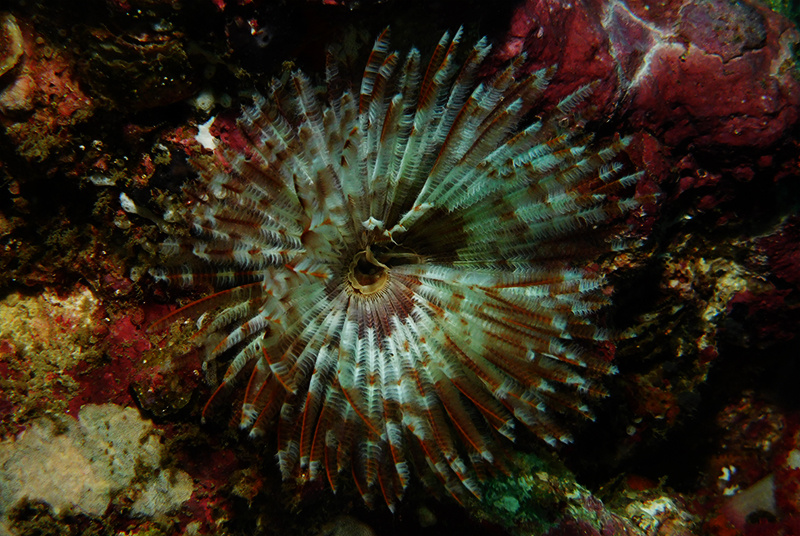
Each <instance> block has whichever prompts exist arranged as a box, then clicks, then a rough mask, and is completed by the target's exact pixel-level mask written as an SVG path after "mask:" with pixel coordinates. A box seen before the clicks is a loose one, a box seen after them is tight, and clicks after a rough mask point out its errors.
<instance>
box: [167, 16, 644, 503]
mask: <svg viewBox="0 0 800 536" xmlns="http://www.w3.org/2000/svg"><path fill="white" fill-rule="evenodd" d="M460 38H461V31H459V32H458V33H457V34H456V35H455V37H454V38H453V39H452V40H451V39H450V38H449V36H448V35H447V34H445V36H444V37H443V38H442V39H441V41H440V43H439V45H438V46H437V47H436V49H435V51H434V52H433V55H432V58H431V60H430V62H429V63H428V65H427V67H426V68H424V69H420V54H419V52H418V51H417V50H411V52H410V53H409V54H408V56H407V57H406V58H405V59H404V60H403V61H401V58H400V56H399V55H398V54H397V53H395V52H390V50H389V40H388V32H386V31H384V32H383V33H382V34H381V35H380V36H379V37H378V39H377V41H376V43H375V46H374V48H373V50H372V53H371V55H370V57H369V61H368V63H367V66H366V69H365V71H364V77H363V80H362V81H361V88H360V92H358V93H355V92H351V91H349V90H344V91H339V92H336V91H334V90H331V91H330V93H331V94H330V95H329V98H328V102H327V103H322V102H320V100H319V99H318V98H317V95H316V93H315V92H314V91H313V90H312V88H311V85H310V83H309V80H308V79H307V78H306V76H305V75H303V74H302V73H300V72H296V73H294V74H293V75H292V76H291V78H290V81H289V83H287V84H286V85H285V86H282V85H280V84H278V83H276V84H274V86H273V87H272V88H271V92H270V94H269V95H268V96H267V97H260V98H258V99H257V102H256V103H255V105H254V106H253V107H250V108H247V109H245V110H243V112H242V115H241V117H240V119H239V120H238V129H239V133H238V135H239V136H241V137H242V139H244V140H246V141H247V143H246V144H244V145H245V147H244V149H243V150H235V149H233V148H230V147H222V148H219V149H218V150H217V156H218V161H219V163H218V165H215V166H211V167H201V169H199V178H198V179H197V181H196V182H195V183H193V184H192V185H190V186H187V187H186V188H185V195H186V196H188V199H189V200H190V202H189V203H187V204H186V206H185V207H184V209H183V214H182V216H183V218H184V220H185V222H186V224H187V225H188V226H190V228H191V238H186V237H175V238H171V239H169V240H167V241H166V242H165V243H164V245H163V248H162V249H163V253H164V254H165V255H166V256H167V257H169V258H170V259H171V260H172V263H173V264H172V266H174V268H164V269H159V270H156V271H154V275H155V276H156V277H157V279H163V280H168V281H172V282H177V283H179V284H183V285H193V284H197V283H199V282H206V283H208V282H210V283H211V284H212V285H213V286H214V287H215V288H217V289H223V290H220V291H219V292H217V293H216V294H212V295H210V296H208V297H206V298H204V299H202V300H200V301H199V302H196V303H194V304H191V305H189V306H187V307H186V308H183V309H181V310H179V311H177V312H176V313H175V314H174V315H171V316H170V317H168V318H166V319H164V320H163V322H168V321H170V320H172V319H174V318H175V317H177V316H179V315H198V314H199V313H200V312H202V311H205V313H204V314H203V315H202V317H201V318H200V320H199V321H198V326H199V331H200V333H199V335H200V337H201V340H203V341H205V342H206V346H207V348H208V353H207V359H208V360H214V359H216V358H217V357H218V356H220V355H221V354H226V353H229V354H232V355H233V358H232V361H231V362H230V365H229V367H228V369H227V372H226V373H225V376H224V379H223V380H222V383H221V385H220V387H219V390H226V389H228V388H230V386H231V385H232V382H234V380H235V379H236V378H237V377H239V376H240V375H244V372H243V371H249V381H248V382H247V387H246V390H245V392H244V401H243V404H242V417H241V426H242V428H246V429H250V431H251V432H250V433H251V435H257V434H259V433H261V432H262V431H264V429H265V428H266V427H268V426H272V425H274V421H275V420H277V432H278V444H279V451H278V455H277V457H278V460H279V464H280V469H281V471H282V473H283V475H284V477H286V478H289V477H291V476H292V475H297V474H299V473H300V472H303V473H304V474H305V475H307V478H310V479H311V480H314V479H327V480H328V481H329V482H330V486H331V487H332V488H333V489H334V490H336V486H337V477H338V475H339V474H340V473H342V472H345V471H346V472H348V473H352V477H353V478H354V479H355V482H356V485H357V487H358V489H359V491H360V493H361V494H362V496H363V498H364V500H365V501H366V502H367V504H370V505H371V504H372V503H373V501H374V500H375V498H376V497H382V498H383V500H385V502H386V504H387V505H388V506H389V508H392V509H393V508H394V506H395V504H396V502H397V501H398V500H399V499H400V498H401V497H402V495H403V492H404V490H405V489H406V486H407V484H408V482H409V480H410V478H411V474H412V466H414V465H415V464H416V465H419V464H422V465H427V466H429V468H430V469H431V470H432V472H433V473H434V474H435V475H436V476H437V477H438V478H439V480H440V481H441V482H442V483H443V484H444V486H445V487H446V489H447V490H448V491H449V492H450V493H452V494H453V495H454V496H459V495H460V494H461V493H462V492H463V491H464V490H468V491H469V492H471V493H473V494H474V495H476V496H478V497H480V494H481V490H480V483H479V478H478V476H477V475H478V474H479V473H480V471H476V469H478V468H480V467H481V466H485V465H492V464H494V463H495V461H496V460H495V456H496V453H497V449H498V446H497V441H498V440H499V439H500V438H499V437H497V436H498V434H499V435H502V436H505V437H507V438H511V439H513V438H514V426H515V423H516V422H521V423H523V424H524V425H525V426H527V427H529V428H530V429H531V430H532V431H533V432H535V433H536V434H538V436H539V437H541V438H542V439H544V440H545V441H547V442H548V443H551V444H556V443H557V442H565V441H569V435H568V434H567V433H566V432H565V431H563V430H562V429H561V428H560V426H559V425H558V424H557V423H556V421H555V420H554V418H553V417H554V415H556V414H558V413H564V412H567V413H569V412H577V413H578V414H581V415H584V416H586V417H588V418H591V411H590V409H589V407H588V406H587V405H586V403H585V402H584V401H583V399H584V398H585V397H586V396H587V395H591V394H602V393H603V391H602V388H601V387H599V386H597V385H596V384H595V383H594V382H593V380H596V379H597V378H598V377H601V376H603V375H605V374H608V373H611V372H613V366H611V365H610V364H608V363H607V362H606V361H604V360H602V359H599V358H598V357H596V356H595V355H593V351H592V348H593V346H594V345H595V343H594V342H593V341H603V340H606V339H608V338H609V337H612V334H611V333H609V332H608V331H606V330H605V329H602V328H600V327H597V326H595V325H594V324H593V323H592V322H591V321H590V316H591V315H592V313H594V312H595V311H597V310H598V309H600V308H601V307H603V306H604V305H606V304H607V303H608V301H609V300H608V298H607V297H606V296H605V295H604V294H603V293H602V292H601V290H602V289H603V286H604V279H603V276H602V275H601V274H597V273H590V272H587V271H584V270H582V269H580V268H576V267H574V265H576V263H578V264H577V265H578V266H579V263H580V261H582V260H586V259H587V258H592V257H593V256H595V255H597V254H602V253H604V252H608V251H612V250H613V249H614V248H618V247H625V244H622V243H621V241H620V240H618V239H616V236H617V235H618V233H619V229H618V228H610V227H609V226H608V225H603V224H604V222H609V221H610V220H613V219H614V218H616V217H617V216H619V215H621V214H623V213H625V212H627V211H630V210H632V209H634V208H635V207H637V206H638V203H637V201H635V200H634V199H630V198H625V197H622V198H619V194H620V192H621V191H623V190H624V189H625V188H626V187H628V186H630V185H632V184H634V183H635V182H636V180H637V178H638V177H639V174H623V173H621V167H622V166H621V165H620V164H619V163H617V162H615V160H614V158H615V156H616V155H617V154H618V153H619V152H620V151H621V150H622V149H623V148H624V146H625V141H624V140H616V141H614V142H612V143H611V144H610V145H607V146H603V147H600V148H596V147H591V146H590V145H589V142H590V137H589V136H587V135H585V134H583V133H582V132H580V130H579V129H570V128H564V127H563V121H561V120H563V119H564V118H565V117H568V116H569V115H570V112H571V110H572V108H573V107H574V106H575V105H576V104H577V103H578V102H579V101H580V100H582V99H583V98H584V97H585V96H586V95H587V94H588V93H589V91H590V88H589V87H584V88H581V89H580V90H578V91H577V92H575V93H574V94H573V95H571V96H570V97H568V98H566V99H564V100H563V101H562V102H561V103H560V104H559V105H558V106H557V107H556V108H555V109H554V110H553V111H552V113H550V114H549V115H548V116H545V117H544V118H541V117H539V119H540V120H538V121H536V122H534V123H533V124H530V125H528V126H525V127H524V128H522V129H520V128H519V126H520V125H519V124H520V122H521V120H522V118H523V117H526V116H530V115H532V114H529V113H528V112H530V111H531V110H532V109H533V107H534V105H535V104H536V103H537V100H538V99H539V98H540V96H541V94H542V92H543V91H544V89H545V87H546V86H547V84H548V80H549V79H550V78H551V76H552V75H553V72H554V70H553V69H545V70H541V71H538V72H534V73H532V74H524V73H522V72H521V66H522V63H523V61H524V59H523V58H517V59H516V61H514V62H513V63H512V64H510V65H509V66H508V67H507V68H506V69H505V70H503V71H502V72H500V73H499V74H498V75H497V76H496V77H495V78H494V79H493V80H492V81H490V82H486V83H481V84H478V85H477V87H475V79H476V73H477V71H478V68H479V66H480V65H481V63H482V61H483V59H484V58H485V57H486V56H487V54H488V52H489V48H490V47H489V46H488V45H487V42H486V40H485V39H484V40H481V41H479V42H478V43H477V44H476V45H475V46H474V48H473V49H472V51H471V52H470V53H469V55H468V57H467V59H466V61H465V62H464V64H463V65H460V66H459V65H457V64H456V62H455V59H454V58H455V50H456V46H457V44H458V42H459V40H460ZM328 79H329V81H333V80H335V79H336V73H335V68H334V67H333V64H332V62H329V67H328ZM329 85H330V86H331V87H332V88H333V87H336V85H337V84H334V83H331V84H329ZM609 194H613V195H609ZM218 392H219V391H218Z"/></svg>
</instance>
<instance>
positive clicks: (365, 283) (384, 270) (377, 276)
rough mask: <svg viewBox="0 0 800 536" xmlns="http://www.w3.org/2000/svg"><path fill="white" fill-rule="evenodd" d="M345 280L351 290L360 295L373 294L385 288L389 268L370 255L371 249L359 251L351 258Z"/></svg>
mask: <svg viewBox="0 0 800 536" xmlns="http://www.w3.org/2000/svg"><path fill="white" fill-rule="evenodd" d="M347 279H348V281H350V284H351V285H352V286H353V289H354V290H356V292H359V293H360V294H365V295H369V294H375V293H376V292H380V291H381V290H383V289H384V288H385V287H386V284H387V283H388V282H389V267H388V266H386V265H385V264H383V263H382V262H381V261H379V260H378V259H377V258H375V256H374V255H373V254H372V249H371V248H370V247H369V246H367V249H365V250H363V251H359V252H358V253H356V254H355V255H354V256H353V260H352V262H351V263H350V268H349V269H348V271H347Z"/></svg>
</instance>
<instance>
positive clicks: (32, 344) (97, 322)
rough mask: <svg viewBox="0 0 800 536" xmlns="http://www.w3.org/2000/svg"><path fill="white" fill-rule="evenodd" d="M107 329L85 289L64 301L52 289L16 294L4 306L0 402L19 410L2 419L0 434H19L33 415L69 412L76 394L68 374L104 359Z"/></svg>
mask: <svg viewBox="0 0 800 536" xmlns="http://www.w3.org/2000/svg"><path fill="white" fill-rule="evenodd" d="M104 324H105V323H104V322H103V321H102V314H101V308H100V306H99V302H98V299H97V298H96V297H95V296H94V294H93V293H92V292H91V291H90V290H89V289H88V288H86V287H78V288H76V290H75V292H74V293H72V294H68V295H65V296H60V295H59V294H58V293H56V292H55V291H54V290H52V289H50V290H45V291H44V292H43V293H41V294H38V295H33V296H27V295H24V294H22V293H20V292H13V293H11V294H9V295H7V296H6V297H5V299H3V301H2V302H0V355H2V366H3V368H4V372H5V374H3V377H2V379H0V382H2V387H3V389H2V394H0V400H3V399H5V401H6V403H7V404H10V405H11V406H12V407H14V408H16V409H15V411H14V412H13V413H11V412H9V413H7V414H4V415H3V420H2V428H0V434H3V435H4V434H6V433H8V432H9V431H11V432H14V431H16V428H15V427H16V425H18V424H19V423H21V422H24V421H26V420H28V419H29V418H30V415H32V414H36V413H39V412H51V411H56V412H57V411H63V410H64V409H66V404H67V400H68V399H69V398H70V395H71V394H73V393H74V392H75V391H76V390H77V388H78V385H77V382H76V381H75V379H74V378H72V377H71V376H70V375H69V374H68V373H67V370H68V369H71V368H73V367H76V366H78V365H79V364H81V363H84V362H86V361H92V360H96V359H98V358H99V357H100V353H99V352H98V350H97V348H96V347H95V344H96V343H97V342H98V340H99V339H100V338H102V336H103V328H104V327H105V326H104ZM106 329H107V328H106Z"/></svg>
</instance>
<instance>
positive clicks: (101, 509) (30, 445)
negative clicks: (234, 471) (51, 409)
mask: <svg viewBox="0 0 800 536" xmlns="http://www.w3.org/2000/svg"><path fill="white" fill-rule="evenodd" d="M164 454H165V450H164V446H163V445H162V444H161V438H160V435H159V433H158V431H157V430H156V429H155V428H154V426H153V423H152V422H150V421H149V420H146V419H142V417H141V416H140V414H139V412H138V411H137V410H136V409H133V408H122V407H119V406H115V405H112V404H105V405H101V406H97V405H87V406H85V407H84V408H83V409H81V411H80V413H79V414H78V418H77V419H75V418H73V417H70V416H66V415H64V416H61V417H53V418H51V419H47V418H42V419H37V420H35V421H33V422H31V423H29V425H28V427H27V429H26V430H25V431H24V432H22V433H20V434H19V435H18V436H17V437H16V438H14V439H7V440H5V441H3V442H0V524H6V525H7V524H8V522H9V520H8V516H9V514H12V515H13V511H12V510H13V509H14V507H15V506H17V505H18V504H19V503H20V501H22V500H23V499H25V500H27V501H29V502H39V501H43V502H46V503H47V504H49V505H50V506H51V507H52V509H53V510H54V512H55V514H56V515H60V514H63V513H66V512H69V513H70V514H71V515H81V514H82V515H87V516H102V515H103V514H104V513H106V511H107V510H108V508H109V505H110V504H111V503H112V501H113V503H114V504H115V505H117V506H123V505H124V507H125V509H126V510H128V511H129V515H130V517H133V518H156V519H163V518H164V517H165V516H167V515H168V514H170V513H173V512H174V511H176V510H177V509H178V508H179V507H180V506H181V505H182V504H184V503H186V502H187V501H188V500H189V499H190V498H191V496H192V492H193V490H194V484H193V482H192V478H191V477H190V476H189V475H188V474H187V473H186V472H184V471H181V470H179V469H173V468H164V467H162V465H163V464H164V459H163V456H164ZM0 528H2V525H0Z"/></svg>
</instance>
